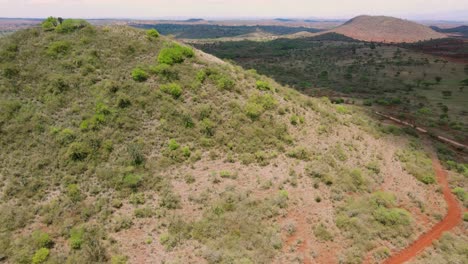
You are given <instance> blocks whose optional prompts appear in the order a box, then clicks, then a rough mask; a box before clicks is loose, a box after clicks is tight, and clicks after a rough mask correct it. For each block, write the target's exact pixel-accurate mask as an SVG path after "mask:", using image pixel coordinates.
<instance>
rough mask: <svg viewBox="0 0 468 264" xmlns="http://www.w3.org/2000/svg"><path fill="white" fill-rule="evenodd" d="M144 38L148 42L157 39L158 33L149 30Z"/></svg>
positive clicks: (154, 30)
mask: <svg viewBox="0 0 468 264" xmlns="http://www.w3.org/2000/svg"><path fill="white" fill-rule="evenodd" d="M146 37H147V38H148V39H149V40H154V39H157V38H158V37H159V32H158V31H157V30H156V29H154V28H152V29H149V30H147V31H146Z"/></svg>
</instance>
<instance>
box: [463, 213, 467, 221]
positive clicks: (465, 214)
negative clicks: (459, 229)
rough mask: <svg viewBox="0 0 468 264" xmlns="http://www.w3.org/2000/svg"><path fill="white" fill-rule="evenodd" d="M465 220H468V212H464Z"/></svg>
mask: <svg viewBox="0 0 468 264" xmlns="http://www.w3.org/2000/svg"><path fill="white" fill-rule="evenodd" d="M463 221H465V222H468V212H465V213H463Z"/></svg>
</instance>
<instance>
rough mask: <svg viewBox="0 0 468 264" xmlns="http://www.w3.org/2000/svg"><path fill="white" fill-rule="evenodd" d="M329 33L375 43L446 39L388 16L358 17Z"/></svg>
mask: <svg viewBox="0 0 468 264" xmlns="http://www.w3.org/2000/svg"><path fill="white" fill-rule="evenodd" d="M327 32H334V33H338V34H342V35H345V36H348V37H351V38H354V39H358V40H363V41H375V42H399V43H401V42H418V41H422V40H430V39H439V38H444V37H446V35H445V34H442V33H439V32H436V31H434V30H433V29H431V28H429V27H426V26H424V25H421V24H418V23H415V22H412V21H408V20H403V19H399V18H394V17H387V16H358V17H355V18H353V19H351V20H349V21H348V22H346V23H344V24H343V25H341V26H339V27H337V28H334V29H332V30H329V31H327Z"/></svg>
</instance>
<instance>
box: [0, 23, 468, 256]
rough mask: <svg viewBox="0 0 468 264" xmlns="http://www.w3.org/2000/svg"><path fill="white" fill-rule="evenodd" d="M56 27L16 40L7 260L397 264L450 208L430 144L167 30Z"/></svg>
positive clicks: (8, 108) (6, 106)
mask: <svg viewBox="0 0 468 264" xmlns="http://www.w3.org/2000/svg"><path fill="white" fill-rule="evenodd" d="M42 26H43V28H33V29H28V30H23V31H19V32H16V33H14V34H13V35H10V36H7V37H5V38H2V39H0V55H1V60H0V73H1V76H2V77H1V78H0V197H1V199H0V211H1V212H2V213H1V214H0V259H1V260H2V261H5V262H7V263H127V262H128V263H291V262H294V261H297V260H301V261H303V262H305V263H310V262H311V259H312V258H314V261H316V262H317V263H324V262H330V261H331V262H336V263H338V262H346V263H356V262H362V260H363V259H370V260H375V261H382V260H383V259H385V258H387V257H388V256H389V254H390V253H391V252H392V251H395V250H399V249H401V248H403V247H404V246H405V245H407V244H408V243H410V241H412V240H414V239H415V238H416V237H417V236H418V235H420V234H422V233H424V232H425V231H426V230H428V228H429V227H430V226H431V225H433V224H434V223H436V222H438V220H439V218H440V216H441V215H443V214H444V210H445V209H444V206H443V198H442V195H441V194H440V193H439V192H437V191H436V190H437V188H438V187H437V186H436V185H435V184H433V183H434V182H435V179H434V172H433V171H432V167H431V160H430V159H429V156H428V155H427V154H426V152H425V151H424V149H423V148H422V145H421V142H420V141H419V140H418V138H416V137H413V136H409V135H406V136H405V135H404V134H405V132H404V131H406V130H403V129H400V128H398V127H395V126H386V125H381V124H380V123H376V122H375V121H373V120H372V119H370V118H369V117H367V115H366V114H365V113H363V112H362V111H361V110H360V109H359V108H356V107H352V106H344V105H334V104H332V103H331V102H330V100H328V99H327V98H322V99H312V98H309V97H306V96H304V95H302V94H300V93H298V92H296V91H294V90H292V89H290V88H287V87H283V86H281V85H279V84H277V83H276V82H274V81H273V80H271V79H269V78H267V77H265V76H262V75H259V74H257V73H256V72H255V71H245V70H243V69H242V68H240V67H237V66H234V65H232V64H229V63H226V62H223V61H221V60H219V59H217V58H215V57H213V56H210V55H207V54H205V53H203V52H201V51H198V50H195V49H193V48H192V47H189V46H186V45H183V44H180V43H177V42H175V41H173V40H171V39H170V38H166V37H164V36H160V35H159V34H158V33H157V32H156V31H154V30H149V31H142V30H138V29H134V28H129V27H123V26H112V27H93V26H91V25H89V24H87V23H86V22H85V21H81V20H78V21H75V20H65V21H63V23H62V24H60V23H58V21H57V20H55V19H53V18H50V19H48V20H47V21H45V22H44V23H43V24H42ZM408 133H410V131H409V132H408ZM411 134H414V133H411ZM454 174H455V173H454ZM459 185H460V189H459V190H458V193H460V194H463V193H462V192H463V191H464V189H463V188H464V186H463V181H462V180H460V183H459ZM423 212H430V213H427V214H425V213H423ZM453 239H454V238H453ZM453 239H452V238H450V237H449V238H447V241H448V242H447V243H451V241H453ZM457 239H458V238H457ZM457 241H458V240H457ZM446 248H447V247H442V249H441V251H443V252H446V251H445V250H446ZM449 249H450V247H449ZM457 254H458V253H456V254H455V253H454V256H455V257H458V258H462V256H461V255H460V256H459V255H457ZM460 254H462V253H460Z"/></svg>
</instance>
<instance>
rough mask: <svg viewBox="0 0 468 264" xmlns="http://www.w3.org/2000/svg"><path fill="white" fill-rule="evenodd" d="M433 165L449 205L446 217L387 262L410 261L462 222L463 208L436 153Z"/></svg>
mask: <svg viewBox="0 0 468 264" xmlns="http://www.w3.org/2000/svg"><path fill="white" fill-rule="evenodd" d="M432 166H433V167H434V170H435V172H436V174H437V181H438V182H439V184H440V186H441V187H442V190H443V193H444V199H445V201H446V203H447V206H448V212H447V215H446V216H445V218H444V219H443V220H442V221H441V222H439V223H437V224H436V225H435V226H433V227H432V228H431V230H429V231H428V232H427V233H425V234H423V235H421V236H420V237H419V238H418V239H417V240H416V241H414V242H413V244H411V245H410V246H409V247H407V248H405V249H403V250H402V251H400V252H397V253H396V254H394V255H393V256H391V257H390V258H389V259H387V260H386V261H385V262H384V263H385V264H400V263H404V262H406V261H409V260H410V259H412V258H413V257H415V256H417V255H418V254H419V253H421V251H423V250H424V249H425V248H427V247H429V246H431V245H432V242H433V241H434V240H437V239H439V238H440V237H441V236H442V234H443V232H445V231H449V230H451V229H452V228H454V227H455V226H457V225H458V224H460V222H461V214H462V210H461V208H460V206H459V205H458V202H457V200H456V198H455V196H454V195H453V194H452V192H451V191H450V187H449V185H448V180H447V172H446V171H445V170H444V169H443V168H442V166H441V165H440V162H439V159H438V158H437V157H436V156H435V155H434V157H433V158H432Z"/></svg>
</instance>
